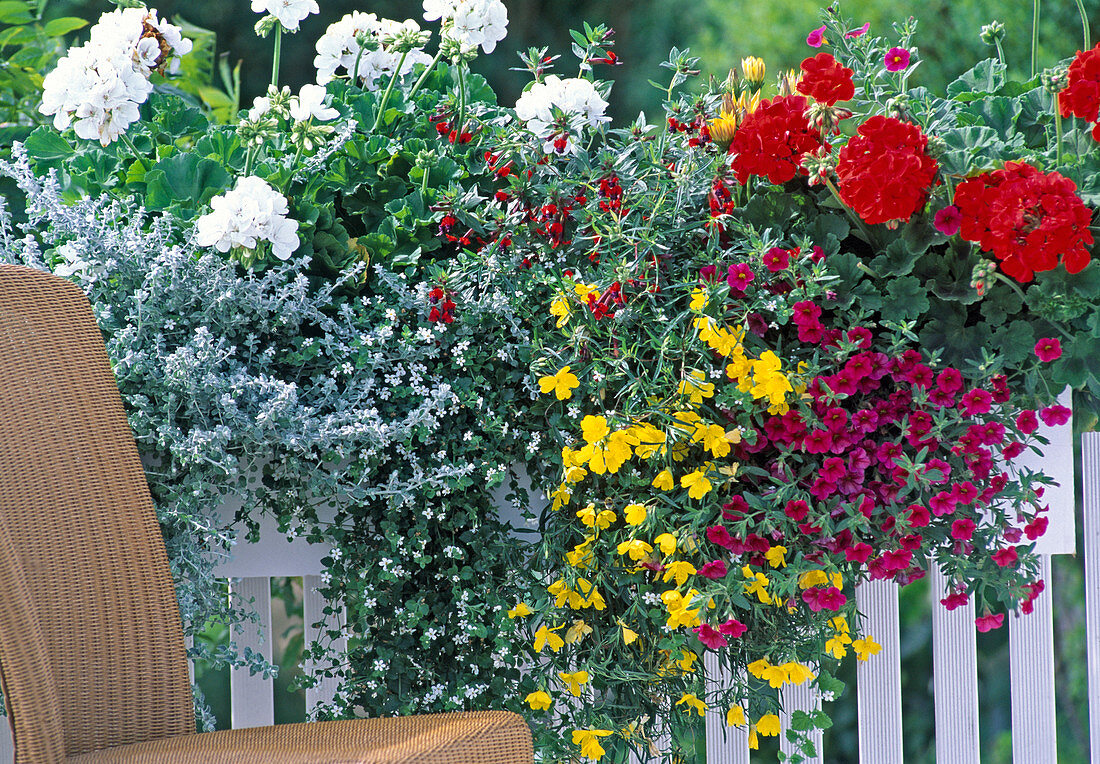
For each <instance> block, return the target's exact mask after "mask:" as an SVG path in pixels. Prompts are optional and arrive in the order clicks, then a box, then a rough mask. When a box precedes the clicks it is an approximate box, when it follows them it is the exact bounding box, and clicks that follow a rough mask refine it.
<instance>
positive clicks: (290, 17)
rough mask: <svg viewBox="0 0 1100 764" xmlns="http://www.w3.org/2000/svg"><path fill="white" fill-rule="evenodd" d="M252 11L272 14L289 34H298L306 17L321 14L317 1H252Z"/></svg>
mask: <svg viewBox="0 0 1100 764" xmlns="http://www.w3.org/2000/svg"><path fill="white" fill-rule="evenodd" d="M252 10H253V11H255V12H256V13H270V14H271V15H272V16H274V17H275V18H276V19H278V21H279V23H280V24H281V25H282V27H283V29H285V30H286V31H288V32H297V31H298V26H299V24H301V23H302V22H303V21H305V19H306V17H308V16H309V15H310V14H313V13H320V12H321V9H320V7H319V6H318V5H317V0H252Z"/></svg>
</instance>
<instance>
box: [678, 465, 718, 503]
mask: <svg viewBox="0 0 1100 764" xmlns="http://www.w3.org/2000/svg"><path fill="white" fill-rule="evenodd" d="M705 475H706V473H705V472H704V471H703V470H695V472H689V473H688V474H687V475H684V476H683V477H681V478H680V487H681V488H686V489H688V496H690V497H691V498H693V499H701V498H703V497H704V496H706V495H707V494H708V493H710V489H711V484H710V481H709V480H707V478H706V476H705Z"/></svg>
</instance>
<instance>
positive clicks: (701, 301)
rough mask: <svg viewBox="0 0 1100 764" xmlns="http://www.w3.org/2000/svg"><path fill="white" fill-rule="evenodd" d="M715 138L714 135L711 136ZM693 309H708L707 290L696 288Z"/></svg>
mask: <svg viewBox="0 0 1100 764" xmlns="http://www.w3.org/2000/svg"><path fill="white" fill-rule="evenodd" d="M711 137H713V135H712V136H711ZM690 307H691V309H692V310H702V309H703V308H705V307H707V290H706V289H704V288H703V287H696V288H695V289H694V290H692V293H691V306H690Z"/></svg>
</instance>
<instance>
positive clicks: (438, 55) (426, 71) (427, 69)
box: [409, 50, 443, 101]
mask: <svg viewBox="0 0 1100 764" xmlns="http://www.w3.org/2000/svg"><path fill="white" fill-rule="evenodd" d="M441 58H443V51H442V50H440V51H439V52H438V53H436V54H435V58H433V59H432V62H431V63H430V64H428V65H427V67H425V68H424V71H423V72H421V73H420V77H419V79H417V81H416V84H415V85H413V86H412V90H410V91H409V100H410V101H411V100H412V97H413V96H414V95H416V93H417V91H419V90H420V86H421V85H423V84H424V80H426V79H428V75H429V74H430V73H431V72H432V71H433V70H434V69H435V65H436V64H438V63H439V59H441Z"/></svg>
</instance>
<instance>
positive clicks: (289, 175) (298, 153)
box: [283, 119, 313, 194]
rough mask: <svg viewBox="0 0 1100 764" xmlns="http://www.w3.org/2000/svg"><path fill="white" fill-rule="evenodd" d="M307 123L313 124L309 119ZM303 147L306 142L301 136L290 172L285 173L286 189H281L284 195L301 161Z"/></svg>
mask: <svg viewBox="0 0 1100 764" xmlns="http://www.w3.org/2000/svg"><path fill="white" fill-rule="evenodd" d="M309 121H310V122H313V120H312V119H310V120H309ZM305 147H306V142H305V137H304V136H303V138H302V141H301V142H300V143H299V144H298V151H296V152H295V154H294V161H293V162H292V163H291V165H290V172H289V173H287V176H286V188H284V189H283V193H284V194H285V193H286V192H287V191H289V190H290V184H291V182H292V181H293V180H294V173H295V172H297V170H298V162H300V161H301V159H302V151H303V150H304V149H305Z"/></svg>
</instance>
